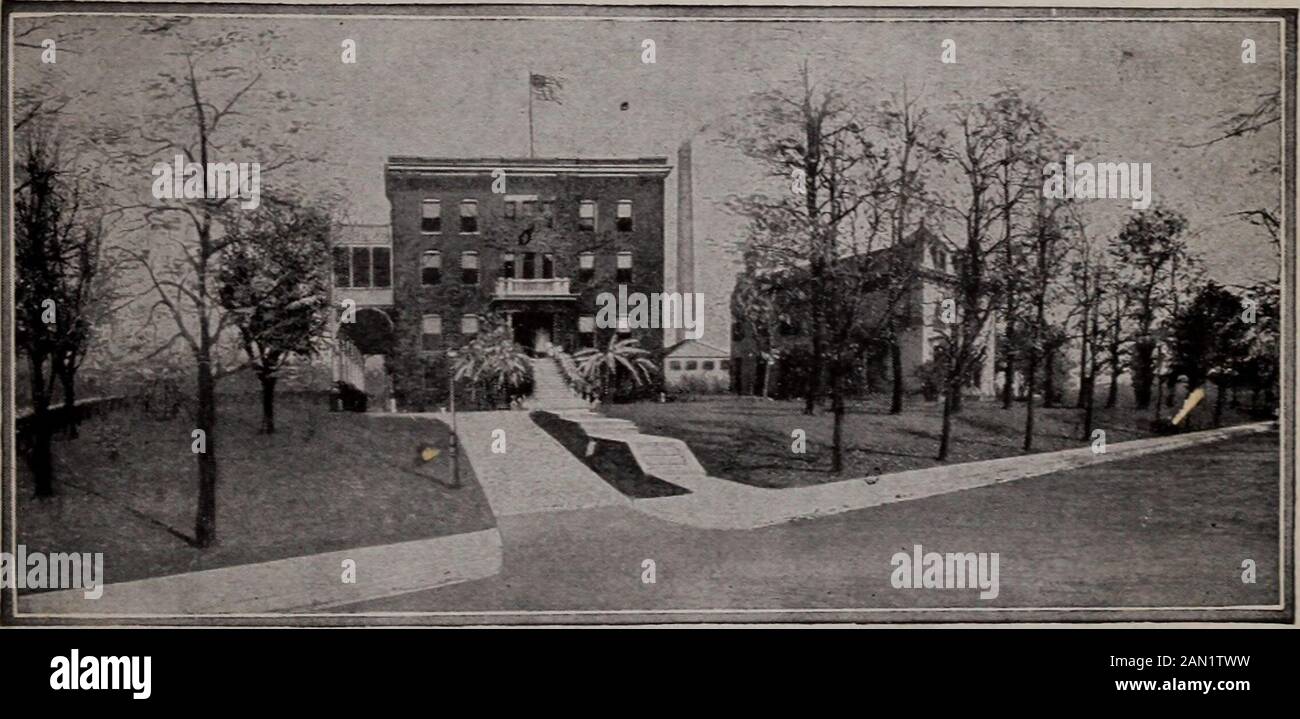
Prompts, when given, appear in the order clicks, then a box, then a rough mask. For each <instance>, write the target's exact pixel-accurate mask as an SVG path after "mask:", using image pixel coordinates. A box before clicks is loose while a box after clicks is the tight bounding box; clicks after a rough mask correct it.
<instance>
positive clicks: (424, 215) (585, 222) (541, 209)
mask: <svg viewBox="0 0 1300 719" xmlns="http://www.w3.org/2000/svg"><path fill="white" fill-rule="evenodd" d="M459 209H460V216H459V219H460V233H461V234H462V235H473V234H477V233H478V231H479V230H478V200H461V201H460V207H459ZM598 212H599V205H598V204H597V202H596V200H582V201H580V202H579V203H578V229H579V230H581V231H584V232H595V231H596V224H597V214H598ZM505 217H506V219H515V218H517V217H520V218H527V217H541V218H543V219H544V220H545V223H546V226H547V227H553V226H554V225H555V201H554V200H540V201H539V200H538V199H537V198H536V197H528V198H519V199H507V200H506V203H505ZM614 229H616V230H618V231H619V232H631V231H632V201H631V200H619V201H618V202H617V203H616V204H615V209H614ZM420 232H423V233H425V234H428V235H436V234H439V233H441V232H442V200H438V199H434V198H427V199H425V200H424V201H423V202H422V203H420Z"/></svg>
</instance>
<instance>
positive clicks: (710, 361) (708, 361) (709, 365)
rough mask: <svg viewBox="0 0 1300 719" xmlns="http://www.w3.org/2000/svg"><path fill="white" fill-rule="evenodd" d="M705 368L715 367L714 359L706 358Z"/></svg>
mask: <svg viewBox="0 0 1300 719" xmlns="http://www.w3.org/2000/svg"><path fill="white" fill-rule="evenodd" d="M703 368H704V369H713V360H704V362H703Z"/></svg>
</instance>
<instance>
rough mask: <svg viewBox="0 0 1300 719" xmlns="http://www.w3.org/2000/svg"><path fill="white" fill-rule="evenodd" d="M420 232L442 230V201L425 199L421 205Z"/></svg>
mask: <svg viewBox="0 0 1300 719" xmlns="http://www.w3.org/2000/svg"><path fill="white" fill-rule="evenodd" d="M420 232H428V233H438V232H442V201H441V200H425V201H424V202H423V203H421V205H420Z"/></svg>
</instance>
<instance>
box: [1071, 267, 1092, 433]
mask: <svg viewBox="0 0 1300 719" xmlns="http://www.w3.org/2000/svg"><path fill="white" fill-rule="evenodd" d="M1085 291H1086V290H1085ZM1079 327H1080V328H1081V332H1080V336H1079V396H1078V397H1075V400H1074V406H1075V407H1077V408H1079V409H1083V408H1084V405H1085V404H1086V403H1085V402H1084V400H1083V394H1084V392H1091V391H1092V388H1091V387H1089V386H1088V384H1089V383H1088V381H1087V380H1086V379H1085V378H1086V376H1087V374H1088V372H1087V369H1086V368H1087V367H1088V350H1090V349H1091V347H1089V342H1088V306H1087V305H1086V304H1085V305H1084V307H1083V321H1082V322H1081V323H1080V324H1079Z"/></svg>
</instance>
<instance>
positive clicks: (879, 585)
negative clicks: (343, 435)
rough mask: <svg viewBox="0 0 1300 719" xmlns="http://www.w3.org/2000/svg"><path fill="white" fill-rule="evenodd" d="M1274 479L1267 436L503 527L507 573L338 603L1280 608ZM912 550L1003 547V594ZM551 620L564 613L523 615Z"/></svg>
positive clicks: (531, 519) (448, 608)
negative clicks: (920, 494) (1013, 473)
mask: <svg viewBox="0 0 1300 719" xmlns="http://www.w3.org/2000/svg"><path fill="white" fill-rule="evenodd" d="M1278 476H1279V461H1278V435H1277V434H1276V433H1270V434H1263V435H1256V436H1252V437H1248V438H1242V439H1236V440H1230V441H1225V442H1219V443H1216V444H1210V445H1203V446H1200V447H1196V448H1193V449H1189V450H1185V451H1182V452H1177V453H1175V452H1170V453H1164V454H1158V455H1152V456H1148V457H1143V458H1139V459H1135V460H1129V461H1117V462H1113V463H1108V464H1104V465H1098V466H1095V467H1089V468H1085V469H1079V470H1073V471H1069V472H1060V473H1056V474H1052V475H1045V476H1043V477H1039V478H1035V479H1026V480H1022V481H1019V482H1014V483H1010V484H1005V485H997V486H992V487H985V488H981V489H973V490H967V491H963V492H955V493H952V494H947V495H942V496H936V497H930V498H926V499H919V500H915V501H908V502H901V503H897V504H891V505H885V506H880V507H872V508H869V509H863V510H859V511H854V512H848V513H845V514H841V515H836V516H831V517H823V518H819V519H812V520H806V521H798V522H794V523H790V524H784V525H778V526H773V527H766V528H762V529H755V530H743V531H727V530H700V529H693V528H690V527H685V526H681V525H675V524H670V523H667V522H663V521H661V520H658V519H654V518H651V517H648V516H645V515H643V514H640V513H638V512H637V511H636V510H635V509H631V508H628V507H600V508H594V509H585V510H578V511H571V512H558V513H542V514H528V515H519V516H509V517H502V518H500V520H499V528H500V530H501V534H502V538H503V542H504V545H505V561H504V566H503V569H502V572H501V574H500V575H498V576H496V577H493V578H490V579H485V580H480V581H475V582H468V583H465V584H460V585H456V586H451V587H444V588H441V589H435V590H430V591H425V592H418V593H412V594H407V595H402V596H399V597H393V598H389V599H385V600H379V601H373V602H367V603H364V604H359V605H351V606H349V607H346V608H343V611H378V612H483V611H488V612H511V611H535V610H544V611H545V610H549V611H563V610H580V611H596V612H608V611H614V610H642V611H644V610H650V611H660V610H672V611H679V612H686V613H683V614H677V615H660V616H658V617H657V619H659V620H671V619H676V620H682V619H699V620H709V619H711V618H712V619H720V618H721V617H720V616H719V615H715V614H711V613H707V612H703V611H700V610H710V609H728V610H767V612H768V613H754V614H746V615H745V616H746V617H748V618H750V619H754V620H763V619H768V620H772V619H778V618H783V617H785V616H787V615H784V614H781V613H779V610H782V609H817V608H821V609H827V608H903V609H910V608H917V607H925V608H933V607H978V608H995V607H1000V608H1007V607H1019V608H1030V607H1089V606H1113V605H1123V606H1128V607H1205V606H1233V605H1270V604H1274V603H1276V602H1277V601H1278V600H1277V597H1278V561H1279V550H1278V541H1279V540H1278V532H1279V529H1278V524H1279V521H1278V506H1279V502H1278V493H1279V479H1278ZM914 544H921V545H922V546H923V547H924V548H925V550H926V551H938V552H997V553H999V557H1000V582H999V584H1000V587H999V589H1000V592H999V596H998V597H997V598H996V599H993V600H980V599H979V598H978V596H977V592H976V591H973V590H950V591H945V590H907V589H895V588H893V587H892V586H891V583H890V574H891V572H892V570H893V566H892V565H891V564H890V559H891V557H892V556H893V555H894V553H896V552H899V551H911V549H912V547H913V545H914ZM646 559H652V560H654V562H655V568H656V581H655V583H653V584H646V583H643V582H642V574H643V569H642V563H643V561H644V560H646ZM1245 559H1251V560H1253V561H1254V562H1255V566H1256V572H1257V580H1256V583H1254V584H1245V583H1243V582H1242V581H1241V571H1242V570H1241V564H1242V561H1243V560H1245ZM773 610H776V611H777V613H771V612H772V611H773ZM824 616H825V618H826V619H835V620H845V619H859V620H883V619H898V618H911V619H918V618H922V617H924V618H928V619H936V620H942V619H957V618H960V617H967V616H968V617H977V616H978V617H984V618H987V617H988V616H989V615H987V614H983V615H977V614H973V613H970V612H963V613H961V614H951V613H949V614H935V613H928V614H925V615H918V614H914V613H903V614H898V613H872V612H855V613H828V614H826V615H824ZM1035 616H1038V615H1035V614H1018V615H1017V617H1018V618H1031V617H1035ZM1072 616H1075V617H1079V618H1091V617H1097V618H1105V617H1111V618H1113V616H1114V615H1107V614H1103V613H1099V612H1088V613H1080V614H1074V615H1072ZM1146 616H1148V617H1149V618H1153V619H1154V618H1160V617H1172V616H1186V615H1173V614H1168V613H1159V614H1150V615H1146ZM1205 616H1210V615H1209V614H1206V615H1205ZM1215 616H1223V615H1215ZM1248 616H1262V615H1260V614H1250V615H1248ZM632 618H633V617H632V616H626V617H624V619H626V620H631V619H632ZM643 618H644V617H643ZM729 618H735V617H734V616H732V617H729ZM448 619H449V618H448V617H442V618H441V619H440V620H439V621H447V620H448ZM461 619H463V620H464V621H469V620H470V619H471V618H468V617H466V618H460V619H457V620H461ZM519 619H520V620H523V619H524V618H522V617H519ZM547 619H550V620H551V621H555V620H556V619H557V618H556V617H554V616H549V617H548V616H546V615H533V616H531V617H529V618H528V620H529V621H546V620H547ZM590 619H591V620H592V621H608V620H610V619H611V617H610V616H608V615H602V616H591V617H590ZM478 620H479V621H482V620H483V618H482V617H481V616H480V617H478ZM498 620H499V618H498Z"/></svg>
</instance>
